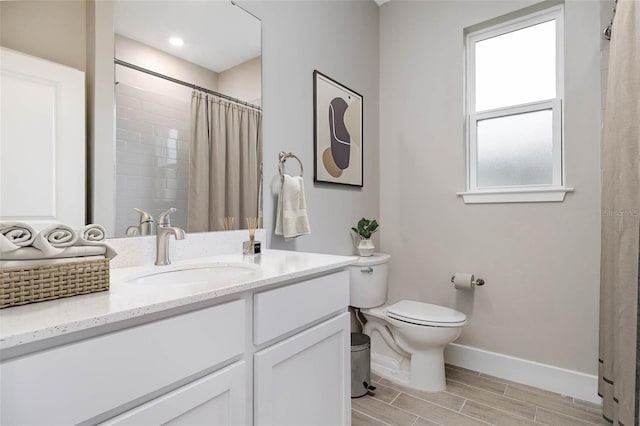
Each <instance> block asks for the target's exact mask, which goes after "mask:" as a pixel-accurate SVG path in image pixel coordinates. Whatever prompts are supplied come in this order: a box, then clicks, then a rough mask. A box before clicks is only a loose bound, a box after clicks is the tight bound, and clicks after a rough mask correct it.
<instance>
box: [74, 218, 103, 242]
mask: <svg viewBox="0 0 640 426" xmlns="http://www.w3.org/2000/svg"><path fill="white" fill-rule="evenodd" d="M106 238H107V231H105V229H104V227H103V226H102V225H98V224H96V223H91V224H89V225H87V226H85V227H84V228H82V229H79V230H78V242H79V243H81V244H80V245H84V244H87V243H89V244H91V243H96V242H99V241H104V240H105V239H106ZM76 245H78V244H76Z"/></svg>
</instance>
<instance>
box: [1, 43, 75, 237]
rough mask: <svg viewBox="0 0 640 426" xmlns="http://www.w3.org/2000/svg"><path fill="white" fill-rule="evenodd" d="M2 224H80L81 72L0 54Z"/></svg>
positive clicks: (31, 58) (9, 53)
mask: <svg viewBox="0 0 640 426" xmlns="http://www.w3.org/2000/svg"><path fill="white" fill-rule="evenodd" d="M0 59H1V60H0V64H2V72H1V80H0V98H1V102H0V129H1V132H0V220H27V221H29V222H32V223H33V222H35V223H38V222H40V223H47V222H63V223H66V224H68V225H70V226H73V227H78V228H79V227H82V226H84V224H85V163H86V159H85V139H86V137H85V136H86V135H85V113H84V110H85V109H84V104H85V99H84V93H85V90H84V85H85V82H84V80H85V78H84V73H83V72H82V71H79V70H76V69H73V68H69V67H66V66H64V65H60V64H56V63H55V62H50V61H47V60H44V59H41V58H37V57H35V56H30V55H26V54H24V53H20V52H16V51H13V50H10V49H5V48H0Z"/></svg>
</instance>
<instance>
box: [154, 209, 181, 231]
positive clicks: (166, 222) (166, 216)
mask: <svg viewBox="0 0 640 426" xmlns="http://www.w3.org/2000/svg"><path fill="white" fill-rule="evenodd" d="M176 210H177V209H176V208H175V207H171V208H170V209H169V210H166V211H164V212H162V213H160V216H158V226H171V217H170V216H171V213H175V212H176Z"/></svg>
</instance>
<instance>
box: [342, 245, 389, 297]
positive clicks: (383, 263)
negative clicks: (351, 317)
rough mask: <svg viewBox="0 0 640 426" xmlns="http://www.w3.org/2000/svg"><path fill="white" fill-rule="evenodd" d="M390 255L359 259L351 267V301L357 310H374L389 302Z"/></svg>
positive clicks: (375, 255) (377, 254) (378, 254)
mask: <svg viewBox="0 0 640 426" xmlns="http://www.w3.org/2000/svg"><path fill="white" fill-rule="evenodd" d="M390 258H391V256H390V255H388V254H381V253H376V254H374V255H373V256H367V257H359V258H358V260H357V261H356V262H354V263H353V264H351V265H349V278H350V301H349V304H350V305H351V306H353V307H355V308H374V307H376V306H380V305H383V304H384V303H385V302H386V301H387V284H388V281H387V280H388V277H389V259H390Z"/></svg>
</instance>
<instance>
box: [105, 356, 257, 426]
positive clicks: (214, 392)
mask: <svg viewBox="0 0 640 426" xmlns="http://www.w3.org/2000/svg"><path fill="white" fill-rule="evenodd" d="M246 387H247V382H246V366H245V362H244V361H239V362H236V363H235V364H232V365H230V366H229V367H227V368H223V369H222V370H220V371H216V372H215V373H212V374H209V375H208V376H205V377H203V378H202V379H199V380H196V381H195V382H193V383H189V384H188V385H185V386H183V387H181V388H178V389H176V390H175V391H173V392H170V393H168V394H166V395H163V396H161V397H159V398H156V399H154V400H153V401H150V402H148V403H146V404H144V405H142V406H140V407H137V408H134V409H133V410H131V411H127V412H126V413H124V414H122V415H120V416H118V417H116V418H114V419H111V420H108V421H106V422H104V423H102V424H101V425H102V426H144V425H165V426H182V425H185V426H186V425H227V426H236V425H237V426H244V425H245V424H246V418H247V416H246V411H247V409H246V407H245V405H246V402H247V400H246Z"/></svg>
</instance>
